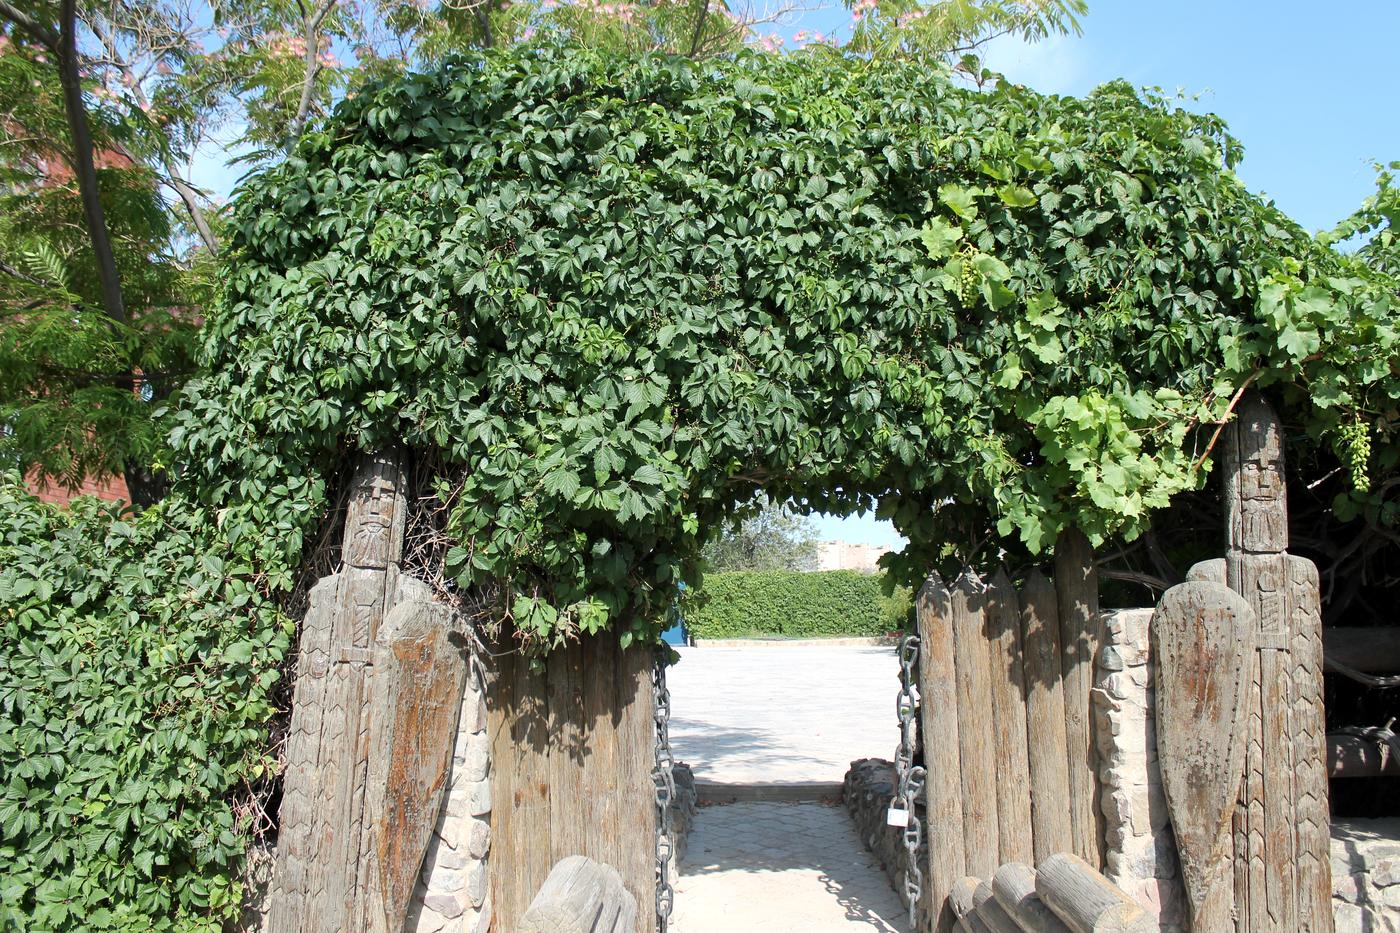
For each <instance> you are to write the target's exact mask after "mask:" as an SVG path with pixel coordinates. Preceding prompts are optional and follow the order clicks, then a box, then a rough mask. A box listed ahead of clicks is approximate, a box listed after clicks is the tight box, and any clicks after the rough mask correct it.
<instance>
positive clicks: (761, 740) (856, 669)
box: [667, 646, 899, 783]
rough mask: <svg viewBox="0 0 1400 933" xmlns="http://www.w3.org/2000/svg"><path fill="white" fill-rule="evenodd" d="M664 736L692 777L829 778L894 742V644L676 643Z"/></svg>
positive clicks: (886, 754)
mask: <svg viewBox="0 0 1400 933" xmlns="http://www.w3.org/2000/svg"><path fill="white" fill-rule="evenodd" d="M680 654H681V660H680V662H679V663H677V664H676V665H674V666H673V667H672V668H671V669H670V670H669V671H668V672H667V682H668V685H669V686H670V689H671V709H672V714H671V744H672V745H673V747H674V748H675V752H676V757H677V758H678V759H680V760H682V761H685V762H688V763H689V764H690V766H691V767H693V768H694V769H695V777H696V779H697V780H700V781H722V782H726V783H752V782H760V781H762V782H768V781H827V782H832V783H838V782H840V780H841V779H842V777H844V776H845V774H846V769H847V768H849V767H850V764H851V762H852V761H854V760H855V759H857V758H871V757H879V758H892V757H893V756H894V749H895V746H896V745H897V744H898V743H899V723H898V721H897V720H896V718H895V696H896V695H897V693H898V691H899V660H898V658H897V657H896V655H895V649H894V648H853V647H825V646H794V647H761V648H759V647H749V648H704V647H701V648H681V649H680Z"/></svg>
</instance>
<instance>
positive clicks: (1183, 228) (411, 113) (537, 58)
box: [177, 50, 1391, 645]
mask: <svg viewBox="0 0 1400 933" xmlns="http://www.w3.org/2000/svg"><path fill="white" fill-rule="evenodd" d="M1238 157H1239V149H1238V146H1237V144H1236V143H1235V142H1234V141H1233V140H1232V139H1231V138H1230V137H1229V136H1228V135H1227V134H1226V132H1225V130H1224V128H1223V127H1222V125H1221V124H1220V123H1219V122H1218V121H1216V120H1215V119H1214V118H1212V117H1202V116H1193V115H1190V114H1187V113H1184V112H1182V111H1179V110H1175V109H1173V108H1171V107H1170V106H1168V104H1167V103H1165V102H1163V101H1161V100H1158V99H1153V98H1148V99H1143V98H1141V97H1140V96H1138V95H1137V94H1135V93H1134V92H1133V91H1131V90H1130V89H1129V88H1127V87H1126V86H1123V85H1109V86H1106V87H1104V88H1102V89H1100V90H1099V91H1097V92H1096V93H1095V94H1094V95H1092V96H1091V97H1090V98H1088V99H1087V100H1072V99H1065V98H1055V97H1043V96H1040V95H1036V94H1034V93H1031V92H1029V91H1027V90H1025V89H1023V88H1018V87H1013V86H1005V85H1003V86H1001V87H999V88H997V89H996V90H994V91H991V92H986V93H984V92H978V91H973V90H970V89H965V88H959V87H957V86H955V85H953V84H952V83H950V81H949V80H948V79H947V78H946V77H943V76H940V75H938V74H936V73H933V74H931V73H929V72H928V71H927V69H925V68H923V67H921V66H915V65H912V64H905V63H888V62H867V61H863V60H856V59H849V58H844V57H841V56H839V55H831V54H824V53H813V54H810V55H804V56H792V57H777V58H775V57H761V56H741V57H739V58H738V59H736V60H734V61H730V62H724V63H706V64H704V65H697V64H695V63H692V62H688V61H684V60H676V59H667V58H661V57H657V58H650V59H645V60H642V61H617V60H612V59H608V58H604V57H600V56H598V55H596V54H594V53H588V52H582V51H578V50H572V51H571V50H553V51H545V52H535V53H514V54H511V55H503V56H495V57H491V58H487V59H481V60H469V61H461V62H457V63H454V64H450V65H447V66H445V67H444V68H442V69H441V70H440V71H438V72H436V73H433V74H423V75H410V76H407V77H404V78H401V79H395V80H393V81H389V82H386V83H383V84H380V85H377V86H372V87H369V88H366V89H364V90H363V91H361V92H360V93H358V94H357V95H356V96H355V97H354V98H353V99H352V100H347V101H346V102H344V103H342V104H341V106H340V107H339V108H338V110H337V114H336V117H335V119H334V120H332V122H331V123H330V125H329V126H328V127H327V128H326V129H325V130H323V131H322V132H320V133H317V134H314V135H313V136H311V137H310V138H309V139H308V140H307V141H306V142H305V144H303V145H302V146H301V147H300V149H299V150H298V152H297V155H296V157H295V158H293V159H291V160H290V161H289V162H288V163H287V164H286V165H285V166H282V167H280V168H278V169H276V170H274V171H272V172H269V173H267V174H265V175H264V176H262V177H261V178H259V179H257V180H256V181H255V182H254V183H253V184H251V185H250V186H248V187H247V188H246V189H244V190H243V191H242V193H241V194H240V196H239V198H238V204H237V208H236V211H235V222H234V231H233V237H232V239H233V242H234V244H235V245H234V249H233V251H232V254H233V255H234V256H235V257H236V258H235V259H234V261H233V263H232V265H231V268H230V270H229V277H228V280H227V284H226V291H225V294H224V296H223V299H222V301H221V303H220V306H219V308H218V310H217V311H216V313H215V314H214V315H213V316H212V318H211V321H210V324H209V328H208V334H209V339H208V348H209V353H208V360H207V362H208V365H209V369H210V375H209V376H208V377H207V378H205V379H204V380H202V381H201V382H198V383H196V385H195V386H194V387H193V388H192V389H191V392H190V398H189V400H188V403H187V405H186V420H185V427H184V428H182V429H181V432H180V436H179V437H178V438H177V440H178V441H180V442H181V443H182V444H184V445H186V446H187V447H188V449H189V450H190V452H191V456H190V458H189V459H190V464H191V468H192V470H193V471H194V472H195V473H199V472H201V471H204V472H205V474H206V479H205V482H204V484H203V486H204V489H205V491H206V495H211V496H213V497H214V498H216V499H218V498H221V497H229V496H230V495H231V496H232V497H233V498H234V499H237V500H240V501H242V502H243V503H245V506H244V507H245V508H246V509H247V512H248V514H249V516H250V518H251V519H253V520H254V521H258V522H260V523H262V524H266V523H268V521H269V519H283V520H285V519H284V517H285V516H288V515H292V514H303V515H310V514H315V512H316V511H317V509H318V507H319V506H318V503H319V501H320V497H321V495H322V494H321V492H320V489H321V485H320V484H319V482H318V481H316V478H318V477H322V476H323V475H324V473H323V470H324V467H323V466H322V464H323V463H324V462H326V458H327V455H328V454H329V453H331V452H333V451H335V450H336V449H337V448H338V447H339V445H341V444H342V443H345V442H347V441H348V442H349V443H351V444H353V445H356V446H359V447H362V448H382V447H387V446H390V445H395V444H405V445H407V446H409V447H411V448H414V449H419V450H430V451H434V452H435V453H434V455H435V456H440V457H441V458H442V460H443V462H444V463H445V464H447V465H448V466H449V469H448V470H446V471H445V473H444V486H445V487H450V488H444V490H443V493H444V496H445V498H446V499H447V500H448V501H450V503H451V511H450V520H449V530H450V532H451V534H452V536H453V538H454V540H455V541H456V542H457V546H455V547H453V548H452V549H451V550H450V551H448V552H447V554H446V560H445V564H446V569H447V571H448V573H449V574H450V575H452V576H454V577H455V578H456V579H458V580H459V581H460V582H462V583H463V584H465V585H471V584H475V583H482V582H485V581H506V582H507V583H508V584H509V586H508V589H509V592H510V594H511V595H510V599H509V601H508V603H507V605H506V606H505V607H504V608H505V614H506V615H507V616H508V617H509V618H510V620H511V621H512V622H513V623H514V627H515V628H516V629H517V630H518V632H519V633H520V636H521V637H522V638H524V639H525V640H526V641H529V642H532V643H537V644H540V645H549V644H560V643H562V642H563V641H564V640H566V639H567V638H568V637H570V636H571V635H572V634H573V633H576V632H580V631H582V632H592V631H597V630H600V629H602V628H606V627H609V626H613V625H620V626H621V627H622V628H623V629H626V630H627V632H628V634H627V635H626V636H625V638H629V639H630V638H632V637H650V636H651V635H652V634H653V628H652V624H651V622H650V621H648V620H650V619H651V618H653V617H654V616H655V615H656V612H655V610H656V609H657V607H658V606H660V605H662V604H664V603H665V602H666V601H668V600H669V599H670V594H671V592H672V587H673V586H674V584H675V583H676V582H677V581H679V580H681V579H683V578H692V579H693V578H694V576H695V574H696V570H697V568H696V566H695V564H696V559H697V554H698V545H699V543H700V541H701V539H702V537H703V536H704V535H705V534H707V529H710V528H712V527H714V526H716V525H717V524H718V521H719V520H720V519H722V518H724V517H726V516H728V515H730V514H732V513H733V512H734V510H735V509H736V508H739V507H740V505H741V503H743V502H744V501H745V500H747V498H748V497H749V494H750V493H751V492H752V490H753V489H754V487H755V485H756V484H762V485H763V486H764V487H765V488H766V489H767V490H768V491H769V492H770V494H773V495H775V496H776V497H778V498H780V499H784V498H791V499H794V500H796V501H798V502H800V503H803V504H804V505H806V506H808V507H810V508H814V509H823V510H828V511H836V512H843V511H849V510H852V509H855V508H859V507H863V506H866V505H871V504H874V503H876V502H877V501H878V502H879V504H880V507H881V508H882V510H883V514H886V515H888V517H890V518H891V519H893V521H894V523H895V524H896V526H897V527H898V528H899V529H900V530H901V531H902V532H903V533H904V534H905V535H907V536H908V537H909V539H910V540H911V542H912V543H911V546H910V548H909V549H908V550H907V552H906V553H905V554H904V555H902V556H901V557H900V559H899V560H897V561H896V569H897V570H898V571H901V572H902V573H903V574H904V575H905V576H906V577H909V578H917V577H918V576H920V575H921V574H922V572H923V570H924V569H925V568H926V567H927V566H928V565H929V564H930V562H931V561H932V560H934V559H936V558H938V557H940V556H947V552H946V551H944V552H940V550H939V548H940V547H944V546H946V547H947V548H948V549H949V550H951V551H952V552H960V554H961V556H967V552H968V551H969V550H970V549H972V548H973V547H975V542H976V541H977V540H978V539H979V535H982V536H984V537H983V539H985V535H986V534H987V533H991V534H993V535H995V536H996V537H997V538H999V539H1000V540H1002V541H1005V542H1012V544H1011V546H1013V547H1024V548H1028V549H1030V550H1032V551H1038V550H1042V549H1044V548H1045V547H1046V546H1047V545H1048V543H1049V542H1051V541H1053V539H1054V536H1055V535H1056V533H1057V532H1058V531H1060V530H1061V529H1062V528H1064V527H1067V526H1071V525H1077V526H1078V527H1080V528H1081V529H1083V530H1084V531H1085V532H1086V533H1088V534H1089V536H1090V537H1091V538H1094V539H1101V538H1103V537H1105V536H1108V535H1111V534H1128V535H1131V534H1132V533H1133V532H1134V531H1135V529H1136V528H1137V527H1138V526H1139V524H1140V523H1141V521H1142V519H1143V517H1144V516H1145V515H1146V514H1147V513H1148V512H1149V511H1150V510H1151V509H1153V508H1155V507H1160V506H1162V505H1164V504H1165V503H1166V502H1167V501H1168V499H1169V497H1170V496H1171V495H1172V494H1173V493H1174V492H1176V491H1178V490H1182V489H1185V488H1189V487H1192V486H1194V485H1195V484H1196V483H1197V482H1198V481H1199V479H1200V475H1201V473H1202V470H1201V469H1200V467H1201V465H1202V463H1203V462H1204V461H1205V457H1204V452H1205V450H1206V449H1207V439H1206V438H1207V436H1208V435H1206V434H1205V433H1203V432H1194V430H1193V429H1195V428H1196V427H1198V426H1200V425H1202V424H1204V423H1208V422H1211V421H1214V420H1217V419H1219V418H1220V417H1221V416H1222V415H1223V414H1224V413H1225V411H1226V410H1227V408H1228V406H1229V404H1230V402H1231V399H1232V397H1237V393H1235V389H1236V388H1239V387H1241V386H1243V385H1245V384H1246V383H1249V382H1260V383H1264V382H1269V381H1275V382H1277V381H1279V380H1288V379H1291V378H1304V379H1309V380H1314V384H1316V380H1317V379H1319V378H1324V377H1325V378H1326V379H1330V380H1331V381H1332V382H1333V383H1336V384H1338V385H1341V384H1343V383H1344V384H1345V386H1344V388H1345V389H1346V391H1347V392H1349V393H1350V394H1349V395H1348V398H1351V399H1353V400H1354V401H1355V400H1356V399H1357V397H1358V396H1359V395H1360V394H1361V393H1363V392H1365V391H1372V390H1374V389H1375V387H1376V386H1375V384H1376V382H1377V380H1383V379H1385V378H1391V377H1390V375H1389V373H1380V372H1378V371H1376V372H1368V373H1361V372H1357V371H1355V370H1354V369H1347V368H1345V367H1344V366H1343V365H1342V364H1343V363H1345V361H1344V360H1341V359H1340V358H1339V356H1338V354H1341V353H1342V352H1344V351H1343V350H1341V349H1339V350H1337V351H1336V352H1335V353H1332V351H1330V350H1329V351H1325V352H1321V353H1320V352H1319V351H1318V346H1319V344H1320V341H1321V338H1320V334H1321V333H1322V330H1323V329H1324V328H1326V327H1329V326H1334V327H1346V328H1350V329H1351V330H1352V331H1353V332H1355V333H1356V334H1358V335H1362V336H1364V333H1365V327H1366V321H1367V320H1369V318H1367V315H1374V314H1378V313H1381V312H1382V311H1383V305H1384V300H1383V296H1382V295H1381V291H1380V290H1379V288H1378V286H1377V285H1375V284H1368V283H1363V282H1361V281H1360V280H1358V279H1352V280H1350V281H1349V282H1342V281H1340V280H1339V279H1338V278H1337V275H1338V274H1339V273H1342V272H1345V271H1348V268H1349V267H1348V266H1347V262H1348V261H1347V260H1346V259H1345V258H1344V257H1341V256H1339V255H1338V254H1336V253H1334V252H1332V251H1330V250H1327V249H1324V248H1322V247H1321V246H1319V245H1317V244H1316V243H1315V242H1314V241H1313V240H1312V239H1311V238H1310V237H1308V236H1307V235H1306V234H1305V233H1304V232H1303V231H1301V230H1300V229H1299V228H1298V227H1297V226H1296V225H1294V224H1292V223H1291V222H1290V221H1288V220H1287V219H1286V218H1285V217H1283V216H1282V215H1281V214H1279V213H1278V212H1277V211H1276V210H1274V209H1273V208H1272V207H1271V206H1270V205H1268V204H1267V203H1265V202H1263V201H1261V200H1260V199H1259V198H1257V197H1255V196H1253V195H1251V194H1249V193H1248V192H1247V191H1246V190H1245V189H1244V188H1243V186H1242V185H1241V184H1240V183H1239V182H1238V180H1237V179H1236V178H1235V176H1234V175H1233V173H1232V172H1231V171H1230V167H1231V166H1232V165H1233V163H1234V161H1235V160H1236V159H1237V158H1238ZM1351 271H1354V270H1351ZM1372 323H1374V322H1372ZM1345 352H1347V353H1351V354H1353V356H1352V357H1349V359H1353V361H1354V356H1355V352H1356V348H1352V349H1350V350H1346V351H1345ZM1329 353H1331V356H1332V362H1331V363H1328V364H1327V372H1326V373H1325V374H1323V373H1321V372H1320V371H1319V370H1318V367H1319V366H1320V365H1322V357H1326V356H1328V355H1329ZM1334 364H1335V365H1334ZM1367 380H1370V383H1367ZM1344 407H1345V406H1338V405H1332V406H1331V407H1328V406H1326V405H1323V404H1321V403H1319V404H1318V405H1316V406H1315V409H1314V411H1313V413H1312V417H1313V421H1314V423H1315V425H1316V426H1317V429H1318V431H1326V430H1328V425H1335V424H1336V423H1338V421H1339V419H1340V417H1341V416H1340V414H1339V412H1341V411H1342V410H1343V408H1344ZM233 412H237V413H238V416H237V417H236V418H235V417H233V416H232V414H231V413H233ZM1189 438H1195V440H1192V441H1189V440H1188V439H1189ZM1193 445H1194V446H1193ZM289 475H309V476H310V477H312V478H313V481H312V482H310V483H309V484H308V485H307V486H305V487H302V488H289V487H287V486H285V485H281V484H282V483H283V481H284V478H285V477H287V476H289ZM235 476H236V477H237V479H232V478H231V477H235ZM935 503H937V504H938V506H939V507H938V508H936V509H935V508H934V505H935Z"/></svg>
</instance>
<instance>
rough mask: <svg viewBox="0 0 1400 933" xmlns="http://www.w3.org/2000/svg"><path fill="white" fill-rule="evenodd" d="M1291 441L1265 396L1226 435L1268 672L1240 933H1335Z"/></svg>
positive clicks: (1249, 809)
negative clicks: (1289, 461) (1296, 551)
mask: <svg viewBox="0 0 1400 933" xmlns="http://www.w3.org/2000/svg"><path fill="white" fill-rule="evenodd" d="M1283 466H1284V463H1283V432H1282V428H1281V426H1280V424H1279V421H1278V418H1277V416H1276V415H1275V414H1274V413H1273V411H1272V410H1271V409H1270V408H1269V406H1268V405H1267V404H1266V403H1265V402H1264V401H1263V400H1262V399H1261V398H1259V397H1258V396H1255V395H1251V396H1249V397H1247V398H1246V399H1245V400H1244V402H1243V403H1242V404H1241V405H1240V406H1239V410H1238V412H1237V416H1236V420H1235V423H1234V424H1233V425H1231V426H1230V428H1229V429H1228V431H1227V444H1226V450H1225V484H1226V486H1225V505H1226V510H1227V513H1228V535H1229V539H1228V544H1229V550H1228V552H1227V556H1226V561H1225V563H1226V576H1227V580H1228V583H1229V585H1230V588H1231V589H1233V590H1235V591H1236V592H1237V593H1239V594H1241V595H1242V596H1244V597H1245V599H1246V600H1247V601H1248V602H1249V603H1250V605H1251V607H1252V608H1253V609H1254V612H1255V615H1256V616H1257V626H1258V627H1257V645H1256V647H1257V648H1258V650H1259V664H1258V666H1257V674H1256V676H1255V678H1254V683H1253V685H1252V687H1251V689H1250V696H1249V704H1248V706H1249V718H1250V726H1249V743H1248V748H1247V752H1246V761H1245V776H1244V783H1243V787H1242V790H1241V803H1240V807H1239V810H1238V812H1237V814H1236V817H1235V904H1236V913H1237V924H1238V928H1239V929H1241V930H1248V931H1255V930H1303V931H1330V930H1331V929H1332V910H1331V900H1330V899H1331V868H1330V862H1329V855H1328V846H1329V842H1328V827H1327V823H1328V812H1327V775H1326V765H1325V761H1326V759H1325V749H1324V742H1325V736H1324V727H1323V717H1322V631H1321V609H1320V596H1319V592H1318V588H1317V569H1316V568H1315V567H1314V566H1313V565H1312V562H1311V561H1307V560H1304V559H1301V558H1297V557H1291V556H1290V555H1289V554H1287V553H1286V549H1287V547H1288V506H1287V497H1286V495H1285V492H1284V472H1283Z"/></svg>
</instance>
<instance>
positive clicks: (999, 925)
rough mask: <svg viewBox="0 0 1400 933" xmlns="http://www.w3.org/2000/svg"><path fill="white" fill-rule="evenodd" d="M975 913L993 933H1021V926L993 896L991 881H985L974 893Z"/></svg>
mask: <svg viewBox="0 0 1400 933" xmlns="http://www.w3.org/2000/svg"><path fill="white" fill-rule="evenodd" d="M972 903H973V913H974V914H975V915H976V916H977V919H978V920H981V921H982V924H983V925H984V926H985V927H986V928H987V929H988V930H991V931H992V933H1021V928H1020V927H1019V926H1018V925H1017V924H1016V921H1014V920H1012V919H1011V917H1010V915H1009V914H1007V912H1006V911H1005V910H1004V909H1003V908H1002V906H1001V905H1000V904H998V903H997V900H996V898H995V897H993V896H992V883H991V881H983V882H982V883H980V884H979V885H977V890H976V891H974V892H973V893H972Z"/></svg>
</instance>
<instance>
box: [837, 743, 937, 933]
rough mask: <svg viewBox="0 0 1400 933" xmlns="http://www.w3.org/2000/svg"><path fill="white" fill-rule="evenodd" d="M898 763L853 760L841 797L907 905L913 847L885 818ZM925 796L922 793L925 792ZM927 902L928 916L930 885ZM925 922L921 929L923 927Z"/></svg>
mask: <svg viewBox="0 0 1400 933" xmlns="http://www.w3.org/2000/svg"><path fill="white" fill-rule="evenodd" d="M895 781H896V778H895V772H894V765H893V764H891V763H890V762H888V761H885V760H884V759H883V758H862V759H860V760H859V761H853V762H851V768H850V770H849V771H847V772H846V778H845V781H844V782H843V783H842V785H841V799H842V800H843V801H844V802H845V804H846V809H847V810H848V811H849V812H850V814H851V821H852V822H853V823H855V827H856V835H858V836H859V837H860V839H861V841H862V842H864V843H865V846H866V848H868V849H869V850H870V851H871V853H872V854H873V855H874V856H875V858H876V859H877V860H878V861H879V862H880V867H881V868H883V869H884V870H885V875H886V876H887V877H888V878H889V879H890V884H891V885H893V887H894V889H895V892H896V893H897V894H898V895H899V899H900V901H901V902H902V903H903V904H904V906H905V907H906V908H908V906H909V899H908V897H907V896H906V895H905V892H904V872H905V870H906V869H907V868H908V867H909V850H908V849H906V848H905V847H904V832H903V831H902V830H900V829H897V828H895V827H893V826H890V825H889V824H888V823H886V822H885V814H886V811H888V810H889V807H890V800H891V799H892V798H893V797H894V787H895ZM921 796H922V795H921ZM915 809H916V812H917V814H918V818H919V819H921V820H922V819H924V818H925V817H924V804H923V800H922V799H920V800H919V801H918V803H917V806H916V808H915ZM919 864H920V866H924V867H926V866H927V865H928V836H927V835H925V837H924V843H923V846H922V847H921V848H920V850H919ZM924 890H925V894H924V902H923V903H922V904H920V905H919V916H920V918H924V917H927V916H928V915H929V912H928V907H929V905H928V897H929V895H928V893H927V892H928V889H927V888H925V889H924ZM923 928H924V927H923V925H922V922H921V925H920V926H919V929H923Z"/></svg>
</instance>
